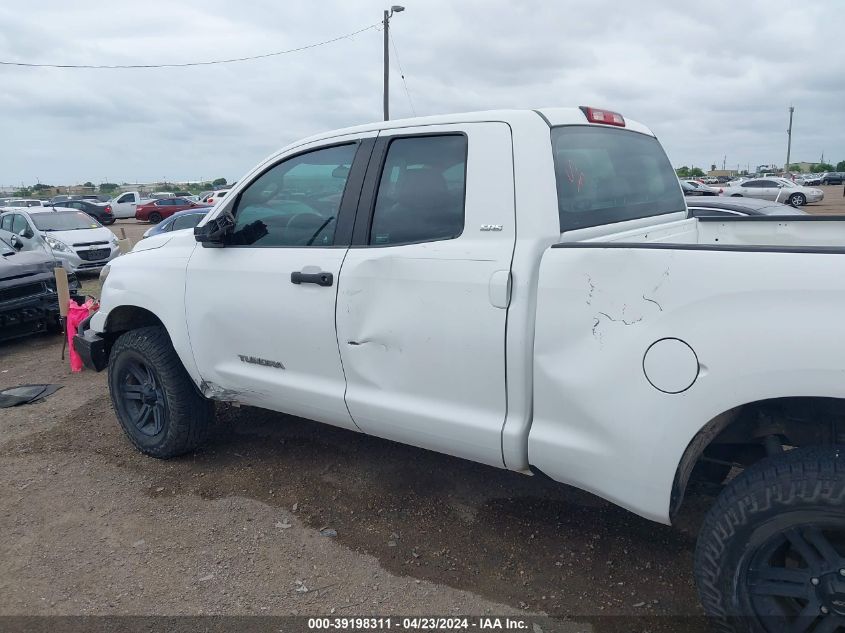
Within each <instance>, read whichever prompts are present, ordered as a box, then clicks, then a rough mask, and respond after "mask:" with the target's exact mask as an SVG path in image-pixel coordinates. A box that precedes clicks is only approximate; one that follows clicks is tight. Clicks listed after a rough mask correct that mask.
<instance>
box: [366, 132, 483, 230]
mask: <svg viewBox="0 0 845 633" xmlns="http://www.w3.org/2000/svg"><path fill="white" fill-rule="evenodd" d="M466 157H467V139H466V137H465V136H463V135H449V136H418V137H414V138H399V139H395V140H393V141H391V143H390V146H389V147H388V151H387V158H386V160H385V163H384V169H383V170H382V174H381V181H380V182H379V188H378V195H377V196H376V205H375V210H374V211H373V224H372V228H371V229H370V244H374V245H379V244H406V243H410V242H429V241H433V240H444V239H452V238H455V237H458V236H459V235H460V234H461V233H462V232H463V230H464V190H465V188H466Z"/></svg>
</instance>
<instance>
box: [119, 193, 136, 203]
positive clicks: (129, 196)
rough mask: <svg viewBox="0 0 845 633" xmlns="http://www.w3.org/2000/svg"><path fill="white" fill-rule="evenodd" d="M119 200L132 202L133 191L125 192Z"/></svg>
mask: <svg viewBox="0 0 845 633" xmlns="http://www.w3.org/2000/svg"><path fill="white" fill-rule="evenodd" d="M117 201H118V202H132V201H133V197H132V194H131V193H124V194H123V195H122V196H120V197H119V198H118V199H117Z"/></svg>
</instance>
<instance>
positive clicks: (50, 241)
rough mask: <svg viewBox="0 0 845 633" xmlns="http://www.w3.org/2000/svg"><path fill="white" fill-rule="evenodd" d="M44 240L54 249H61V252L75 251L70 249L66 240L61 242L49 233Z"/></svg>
mask: <svg viewBox="0 0 845 633" xmlns="http://www.w3.org/2000/svg"><path fill="white" fill-rule="evenodd" d="M44 241H46V242H47V245H48V246H49V247H50V248H52V249H53V250H54V251H59V252H60V253H72V252H73V251H72V250H70V247H68V245H67V244H65V243H64V242H60V241H59V240H57V239H56V238H55V237H50V236H49V235H48V236H47V237H45V238H44Z"/></svg>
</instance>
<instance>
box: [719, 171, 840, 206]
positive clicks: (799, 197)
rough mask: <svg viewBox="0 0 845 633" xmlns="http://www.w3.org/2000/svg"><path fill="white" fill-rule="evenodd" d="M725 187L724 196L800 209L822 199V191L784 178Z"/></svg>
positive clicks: (766, 179)
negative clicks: (765, 201)
mask: <svg viewBox="0 0 845 633" xmlns="http://www.w3.org/2000/svg"><path fill="white" fill-rule="evenodd" d="M729 184H731V186H729V187H727V186H726V187H725V188H724V191H723V194H722V195H725V196H733V197H746V198H760V199H762V200H775V201H777V202H786V203H787V204H791V205H792V206H793V207H800V206H803V205H805V204H807V203H808V202H819V201H821V200H823V199H824V191H822V190H821V189H816V188H814V187H804V186H803V185H799V184H796V183H794V182H792V181H791V180H787V179H786V178H751V179H750V180H745V181H743V182H740V183H737V184H732V183H729Z"/></svg>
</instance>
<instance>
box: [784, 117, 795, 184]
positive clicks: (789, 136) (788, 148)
mask: <svg viewBox="0 0 845 633" xmlns="http://www.w3.org/2000/svg"><path fill="white" fill-rule="evenodd" d="M793 112H795V108H794V107H793V106H789V129H788V130H787V131H786V135H787V136H786V139H787V140H786V165H784V167H783V168H784V170H785V171H789V155H790V154H791V153H792V113H793Z"/></svg>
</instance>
